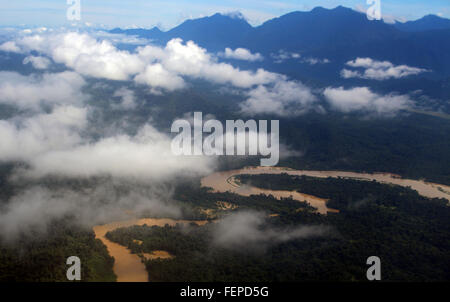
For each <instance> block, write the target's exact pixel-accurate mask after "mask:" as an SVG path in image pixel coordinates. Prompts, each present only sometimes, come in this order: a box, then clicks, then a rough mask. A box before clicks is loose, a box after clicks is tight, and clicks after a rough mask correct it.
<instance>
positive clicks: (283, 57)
mask: <svg viewBox="0 0 450 302" xmlns="http://www.w3.org/2000/svg"><path fill="white" fill-rule="evenodd" d="M270 56H271V57H272V58H273V59H274V63H276V64H280V63H283V62H284V61H287V60H297V61H298V62H300V63H304V64H305V63H306V64H309V65H316V64H328V63H330V60H328V59H326V58H325V59H319V58H314V57H302V55H301V54H299V53H296V52H288V51H285V50H283V49H281V50H279V51H278V53H272V54H270Z"/></svg>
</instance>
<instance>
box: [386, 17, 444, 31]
mask: <svg viewBox="0 0 450 302" xmlns="http://www.w3.org/2000/svg"><path fill="white" fill-rule="evenodd" d="M394 26H395V27H396V28H398V29H400V30H403V31H410V32H417V31H427V30H440V29H450V20H449V19H445V18H441V17H439V16H436V15H426V16H424V17H423V18H420V19H418V20H415V21H408V22H405V23H400V22H396V23H395V25H394Z"/></svg>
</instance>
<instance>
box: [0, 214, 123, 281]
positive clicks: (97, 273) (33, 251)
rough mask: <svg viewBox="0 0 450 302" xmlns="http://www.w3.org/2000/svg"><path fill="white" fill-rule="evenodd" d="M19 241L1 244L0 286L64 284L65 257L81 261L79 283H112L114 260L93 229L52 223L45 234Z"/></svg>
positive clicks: (69, 220)
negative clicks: (4, 283) (45, 283)
mask: <svg viewBox="0 0 450 302" xmlns="http://www.w3.org/2000/svg"><path fill="white" fill-rule="evenodd" d="M18 240H19V242H18V241H14V242H0V282H13V281H20V282H67V277H66V272H67V269H68V268H69V265H66V260H67V258H68V257H71V256H77V257H79V258H80V260H81V281H82V282H90V281H96V282H97V281H103V282H112V281H115V280H116V276H115V274H114V272H113V264H114V259H113V258H112V257H110V256H109V254H108V251H107V250H106V247H105V246H104V245H103V243H102V242H101V241H100V240H98V239H95V235H94V232H93V231H92V229H86V228H82V227H79V226H77V225H76V224H74V223H73V221H72V220H71V219H70V218H67V219H64V220H59V221H54V222H52V223H51V224H50V225H49V226H48V231H47V234H45V235H43V234H42V233H36V234H27V235H26V236H22V237H21V238H20V239H18Z"/></svg>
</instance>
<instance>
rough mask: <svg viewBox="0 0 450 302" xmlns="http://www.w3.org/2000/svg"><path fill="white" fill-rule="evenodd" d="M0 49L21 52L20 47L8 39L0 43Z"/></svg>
mask: <svg viewBox="0 0 450 302" xmlns="http://www.w3.org/2000/svg"><path fill="white" fill-rule="evenodd" d="M0 50H1V51H6V52H21V49H20V48H19V47H18V46H17V45H16V43H15V42H14V41H8V42H5V43H3V44H1V45H0Z"/></svg>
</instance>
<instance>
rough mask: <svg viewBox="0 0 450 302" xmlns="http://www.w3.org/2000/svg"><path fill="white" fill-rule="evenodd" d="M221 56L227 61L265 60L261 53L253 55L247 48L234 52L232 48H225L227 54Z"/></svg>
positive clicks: (237, 49)
mask: <svg viewBox="0 0 450 302" xmlns="http://www.w3.org/2000/svg"><path fill="white" fill-rule="evenodd" d="M219 56H221V57H224V58H227V59H235V60H244V61H251V62H254V61H262V60H263V59H264V58H263V56H262V55H261V54H260V53H255V54H253V53H251V52H250V51H249V50H248V49H245V48H236V49H235V50H232V49H231V48H228V47H227V48H225V52H223V53H219Z"/></svg>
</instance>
